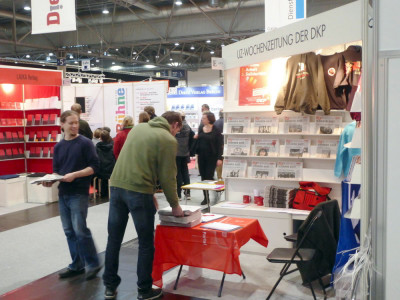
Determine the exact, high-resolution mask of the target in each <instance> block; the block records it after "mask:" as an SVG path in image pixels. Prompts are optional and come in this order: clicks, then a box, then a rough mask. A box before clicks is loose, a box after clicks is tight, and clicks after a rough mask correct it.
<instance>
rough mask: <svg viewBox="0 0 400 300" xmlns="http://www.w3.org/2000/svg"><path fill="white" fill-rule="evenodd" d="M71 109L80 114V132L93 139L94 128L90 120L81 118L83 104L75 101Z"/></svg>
mask: <svg viewBox="0 0 400 300" xmlns="http://www.w3.org/2000/svg"><path fill="white" fill-rule="evenodd" d="M71 110H72V111H74V112H76V113H77V114H78V115H79V134H80V135H83V136H85V137H87V138H88V139H89V140H91V139H92V138H93V132H92V129H90V126H89V123H88V122H86V121H85V120H82V119H81V113H82V106H81V105H80V104H79V103H74V104H72V106H71Z"/></svg>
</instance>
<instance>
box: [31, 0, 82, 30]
mask: <svg viewBox="0 0 400 300" xmlns="http://www.w3.org/2000/svg"><path fill="white" fill-rule="evenodd" d="M31 5H32V34H40V33H51V32H61V31H72V30H76V17H75V0H49V1H43V0H32V1H31Z"/></svg>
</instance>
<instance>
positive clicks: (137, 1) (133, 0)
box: [117, 0, 160, 15]
mask: <svg viewBox="0 0 400 300" xmlns="http://www.w3.org/2000/svg"><path fill="white" fill-rule="evenodd" d="M117 2H121V3H122V4H125V5H127V4H128V5H133V6H136V7H139V8H141V9H143V10H146V11H148V12H151V13H153V14H155V15H158V14H159V13H160V11H159V10H158V8H157V7H155V6H153V5H150V4H147V3H144V2H143V1H141V0H118V1H117Z"/></svg>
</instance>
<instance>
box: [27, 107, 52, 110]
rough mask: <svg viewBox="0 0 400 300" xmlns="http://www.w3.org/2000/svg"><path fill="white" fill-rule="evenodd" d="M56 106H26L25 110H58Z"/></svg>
mask: <svg viewBox="0 0 400 300" xmlns="http://www.w3.org/2000/svg"><path fill="white" fill-rule="evenodd" d="M59 109H60V108H58V107H45V108H27V109H25V111H35V110H59Z"/></svg>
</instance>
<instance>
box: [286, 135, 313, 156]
mask: <svg viewBox="0 0 400 300" xmlns="http://www.w3.org/2000/svg"><path fill="white" fill-rule="evenodd" d="M285 156H290V157H309V156H310V140H303V139H294V140H292V139H287V140H286V141H285Z"/></svg>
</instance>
